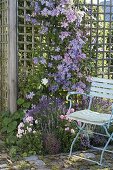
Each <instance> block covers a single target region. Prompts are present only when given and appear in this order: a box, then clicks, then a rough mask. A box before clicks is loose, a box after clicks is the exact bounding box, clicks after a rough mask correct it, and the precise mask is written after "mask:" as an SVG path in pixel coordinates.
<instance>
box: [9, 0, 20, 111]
mask: <svg viewBox="0 0 113 170" xmlns="http://www.w3.org/2000/svg"><path fill="white" fill-rule="evenodd" d="M8 3H9V4H8V5H9V9H8V17H9V18H8V21H9V25H8V30H9V31H8V32H9V35H8V40H9V57H8V82H9V83H8V96H9V110H10V112H15V111H16V110H17V104H16V100H17V75H18V74H17V0H9V1H8Z"/></svg>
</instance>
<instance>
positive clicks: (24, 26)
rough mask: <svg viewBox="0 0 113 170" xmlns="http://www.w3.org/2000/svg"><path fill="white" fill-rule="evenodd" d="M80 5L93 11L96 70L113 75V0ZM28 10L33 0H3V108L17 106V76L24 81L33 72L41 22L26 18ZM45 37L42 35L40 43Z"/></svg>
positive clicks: (0, 49)
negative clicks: (29, 20)
mask: <svg viewBox="0 0 113 170" xmlns="http://www.w3.org/2000/svg"><path fill="white" fill-rule="evenodd" d="M95 1H96V3H95ZM76 5H77V6H78V7H80V8H82V9H84V10H86V12H87V13H89V15H90V19H88V20H87V18H86V24H87V26H88V29H89V31H90V32H89V33H90V44H89V54H90V58H91V59H92V60H93V61H94V63H95V68H96V69H95V71H96V73H95V74H96V75H98V76H100V77H106V78H113V31H112V28H113V24H112V21H113V1H112V0H109V2H108V1H106V0H105V1H103V3H102V2H101V0H91V1H90V3H87V0H83V1H82V0H76ZM108 8H109V10H108ZM27 13H31V7H30V0H1V1H0V111H2V110H7V109H8V110H10V111H11V112H14V111H15V110H16V100H17V87H18V85H17V78H18V77H19V78H18V84H20V83H21V80H24V79H25V78H26V76H27V75H28V74H29V73H30V74H31V70H32V58H33V49H35V47H36V46H37V44H36V42H37V37H38V31H37V26H34V25H32V24H30V23H29V24H28V23H27V22H26V19H25V16H26V14H27ZM41 41H42V39H39V42H38V43H39V44H38V45H41V43H42V42H41ZM42 45H43V44H42ZM17 57H18V58H17ZM17 61H18V62H17ZM17 66H18V67H17ZM19 90H20V91H21V89H19Z"/></svg>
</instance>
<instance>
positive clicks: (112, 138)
mask: <svg viewBox="0 0 113 170" xmlns="http://www.w3.org/2000/svg"><path fill="white" fill-rule="evenodd" d="M111 140H113V133H112V134H111V136H110V137H109V139H108V141H107V143H106V144H105V146H104V148H103V150H102V153H101V156H100V165H102V161H103V156H104V152H105V151H106V148H107V146H108V144H109V142H110V141H111Z"/></svg>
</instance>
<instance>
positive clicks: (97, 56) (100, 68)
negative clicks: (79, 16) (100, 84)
mask: <svg viewBox="0 0 113 170" xmlns="http://www.w3.org/2000/svg"><path fill="white" fill-rule="evenodd" d="M77 4H81V5H79V6H81V7H82V8H83V7H85V8H84V9H85V10H86V12H87V13H88V14H89V15H90V19H89V20H88V21H87V23H88V24H89V31H90V47H89V48H90V57H91V58H92V59H93V61H94V62H95V68H96V69H95V74H96V75H97V76H101V77H106V78H113V31H112V29H113V23H112V21H113V1H112V0H109V1H106V0H103V1H102V0H84V1H82V3H79V2H77Z"/></svg>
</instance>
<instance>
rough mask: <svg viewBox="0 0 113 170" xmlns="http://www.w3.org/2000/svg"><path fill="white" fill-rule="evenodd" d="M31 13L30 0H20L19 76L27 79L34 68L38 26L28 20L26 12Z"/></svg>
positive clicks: (21, 78)
mask: <svg viewBox="0 0 113 170" xmlns="http://www.w3.org/2000/svg"><path fill="white" fill-rule="evenodd" d="M28 13H31V10H30V1H29V0H18V52H19V55H18V56H19V78H20V80H23V79H25V77H26V75H27V74H29V72H31V69H32V56H33V49H34V47H35V37H36V28H35V26H34V25H32V24H28V23H27V22H26V18H25V16H26V14H28Z"/></svg>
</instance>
